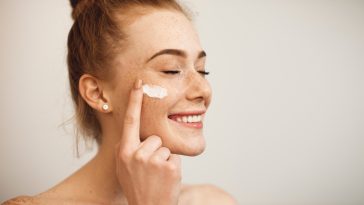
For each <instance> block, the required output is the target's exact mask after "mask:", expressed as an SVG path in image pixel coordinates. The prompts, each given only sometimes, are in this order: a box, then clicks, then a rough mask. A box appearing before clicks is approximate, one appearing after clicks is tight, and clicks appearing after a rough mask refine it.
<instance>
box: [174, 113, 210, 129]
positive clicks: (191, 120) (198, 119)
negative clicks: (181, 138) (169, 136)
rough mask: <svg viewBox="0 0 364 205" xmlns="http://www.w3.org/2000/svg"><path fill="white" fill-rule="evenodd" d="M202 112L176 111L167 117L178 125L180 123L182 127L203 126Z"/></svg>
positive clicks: (199, 127)
mask: <svg viewBox="0 0 364 205" xmlns="http://www.w3.org/2000/svg"><path fill="white" fill-rule="evenodd" d="M204 113H205V112H204V111H203V112H189V113H178V114H172V115H169V116H168V118H169V119H170V120H171V121H173V122H175V123H177V124H178V125H182V126H184V127H189V128H197V129H201V128H203V117H204Z"/></svg>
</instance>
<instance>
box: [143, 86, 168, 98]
mask: <svg viewBox="0 0 364 205" xmlns="http://www.w3.org/2000/svg"><path fill="white" fill-rule="evenodd" d="M143 93H144V94H146V95H147V96H149V97H151V98H158V99H163V98H164V97H166V96H168V92H167V89H166V88H164V87H162V86H159V85H152V84H144V85H143Z"/></svg>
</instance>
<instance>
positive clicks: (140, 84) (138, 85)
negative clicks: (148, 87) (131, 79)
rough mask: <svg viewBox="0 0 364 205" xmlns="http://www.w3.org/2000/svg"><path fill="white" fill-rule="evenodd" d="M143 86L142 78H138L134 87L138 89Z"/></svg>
mask: <svg viewBox="0 0 364 205" xmlns="http://www.w3.org/2000/svg"><path fill="white" fill-rule="evenodd" d="M141 87H142V80H140V79H138V80H136V81H135V84H134V88H135V89H136V90H138V89H140V88H141Z"/></svg>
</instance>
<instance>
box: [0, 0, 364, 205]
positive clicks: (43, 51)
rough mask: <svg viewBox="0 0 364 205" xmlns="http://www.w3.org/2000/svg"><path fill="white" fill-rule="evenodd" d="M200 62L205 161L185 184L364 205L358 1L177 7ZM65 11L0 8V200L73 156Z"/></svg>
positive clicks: (268, 202)
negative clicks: (192, 29)
mask: <svg viewBox="0 0 364 205" xmlns="http://www.w3.org/2000/svg"><path fill="white" fill-rule="evenodd" d="M185 4H187V5H188V6H189V7H190V8H191V9H192V10H193V11H195V12H197V14H196V22H195V23H196V27H197V29H198V30H199V33H200V37H201V41H202V43H203V46H204V48H205V49H206V51H207V54H208V64H207V69H208V70H209V71H210V72H211V74H210V76H209V77H208V79H209V80H210V82H211V84H212V88H213V102H212V105H211V107H210V110H209V113H208V117H207V123H206V129H205V133H206V138H207V142H208V148H207V150H206V152H205V153H204V154H203V155H201V156H199V157H196V158H185V159H184V168H183V172H184V182H186V183H212V184H215V185H218V186H220V187H222V188H224V189H225V190H227V191H228V192H230V193H231V194H232V195H234V196H235V198H237V199H238V201H239V203H240V204H249V205H272V204H280V205H285V204H287V205H288V204H290V205H291V204H295V205H300V204H302V205H303V204H305V205H314V204H315V205H324V204H325V205H326V204H327V205H336V204H337V205H343V204H345V205H359V204H364V1H354V0H352V1H349V0H341V1H334V0H333V1H323V0H320V1H304V0H301V1H288V0H287V1H279V0H277V1H273V0H271V1H268V0H266V1H263V0H254V1H253V0H251V1H242V0H235V1H234V0H230V1H211V0H210V1H207V0H194V1H192V0H189V1H188V2H185ZM70 12H71V10H70V7H69V5H68V1H66V0H63V1H59V0H33V1H20V0H1V1H0V95H1V101H0V103H1V104H0V201H3V200H5V199H7V198H9V197H14V196H17V195H23V194H24V195H33V194H37V193H39V192H41V191H44V190H46V189H47V188H49V187H51V186H53V185H54V184H56V183H58V182H59V181H60V180H62V179H64V178H65V177H67V176H68V175H70V174H71V173H72V172H74V171H75V170H77V169H78V168H79V167H80V166H81V165H82V164H83V163H85V162H86V161H87V160H88V159H89V158H90V157H92V155H93V154H94V152H95V151H93V152H90V153H86V154H84V155H83V156H82V157H81V159H77V158H75V152H74V147H75V144H74V138H73V136H72V127H71V126H67V127H66V131H65V130H64V128H63V127H62V126H60V125H61V124H62V122H65V121H66V120H67V119H69V118H70V117H71V116H72V107H71V100H70V93H69V91H68V81H67V72H66V63H65V60H66V59H65V56H66V38H67V34H68V31H69V28H70V26H71V23H72V22H71V19H70Z"/></svg>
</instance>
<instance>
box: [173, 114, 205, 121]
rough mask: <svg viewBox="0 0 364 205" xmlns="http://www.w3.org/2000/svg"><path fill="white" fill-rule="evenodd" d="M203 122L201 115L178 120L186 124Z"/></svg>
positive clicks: (178, 118) (177, 119)
mask: <svg viewBox="0 0 364 205" xmlns="http://www.w3.org/2000/svg"><path fill="white" fill-rule="evenodd" d="M201 120H202V116H201V115H189V116H183V117H177V118H176V121H177V122H184V123H192V122H201Z"/></svg>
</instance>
